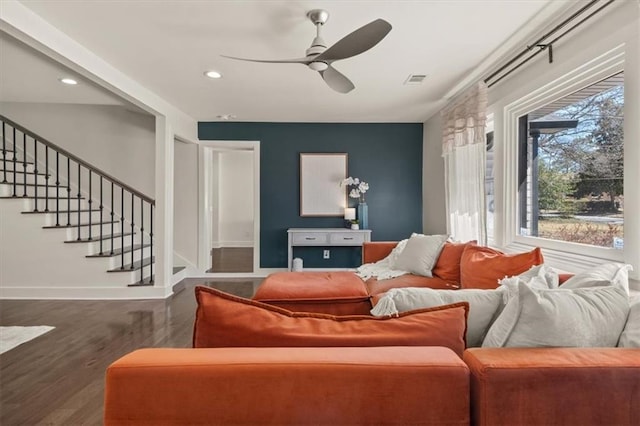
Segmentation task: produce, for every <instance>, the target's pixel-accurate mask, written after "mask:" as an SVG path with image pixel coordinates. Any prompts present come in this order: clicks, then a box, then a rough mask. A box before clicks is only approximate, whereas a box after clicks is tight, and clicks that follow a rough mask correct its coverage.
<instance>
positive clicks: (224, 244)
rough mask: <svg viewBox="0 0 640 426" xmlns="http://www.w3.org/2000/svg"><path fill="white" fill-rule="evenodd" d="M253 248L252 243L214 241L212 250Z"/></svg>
mask: <svg viewBox="0 0 640 426" xmlns="http://www.w3.org/2000/svg"><path fill="white" fill-rule="evenodd" d="M222 247H253V241H214V242H213V247H212V248H222Z"/></svg>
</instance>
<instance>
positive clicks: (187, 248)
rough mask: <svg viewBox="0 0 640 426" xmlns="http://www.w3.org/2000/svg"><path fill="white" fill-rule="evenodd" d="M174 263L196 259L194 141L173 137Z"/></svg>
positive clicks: (196, 200) (182, 263)
mask: <svg viewBox="0 0 640 426" xmlns="http://www.w3.org/2000/svg"><path fill="white" fill-rule="evenodd" d="M173 191H174V195H173V202H174V204H173V212H174V213H173V250H174V253H175V254H177V255H178V256H177V258H176V259H175V260H174V266H178V265H180V266H187V265H185V264H184V263H185V261H186V262H188V263H190V264H192V265H197V263H198V145H196V144H188V143H183V142H179V141H176V142H175V145H174V186H173Z"/></svg>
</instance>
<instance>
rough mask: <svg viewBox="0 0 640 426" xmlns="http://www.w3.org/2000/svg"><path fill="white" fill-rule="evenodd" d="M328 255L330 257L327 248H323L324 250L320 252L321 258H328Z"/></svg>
mask: <svg viewBox="0 0 640 426" xmlns="http://www.w3.org/2000/svg"><path fill="white" fill-rule="evenodd" d="M330 257H331V252H330V251H329V250H325V251H324V252H323V253H322V258H323V259H329V258H330Z"/></svg>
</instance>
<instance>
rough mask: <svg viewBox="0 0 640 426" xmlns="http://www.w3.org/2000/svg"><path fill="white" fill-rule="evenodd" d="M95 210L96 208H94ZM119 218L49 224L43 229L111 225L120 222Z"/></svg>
mask: <svg viewBox="0 0 640 426" xmlns="http://www.w3.org/2000/svg"><path fill="white" fill-rule="evenodd" d="M94 211H95V210H94ZM49 213H51V212H49ZM119 222H120V221H119V220H114V221H111V220H110V221H108V222H92V223H81V224H80V225H78V224H77V223H76V224H75V225H73V224H71V225H48V226H43V227H42V229H63V228H77V227H78V226H97V225H110V224H112V223H119Z"/></svg>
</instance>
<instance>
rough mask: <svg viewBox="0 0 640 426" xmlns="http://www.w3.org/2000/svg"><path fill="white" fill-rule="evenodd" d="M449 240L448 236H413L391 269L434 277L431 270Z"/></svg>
mask: <svg viewBox="0 0 640 426" xmlns="http://www.w3.org/2000/svg"><path fill="white" fill-rule="evenodd" d="M447 238H449V237H448V236H447V235H422V234H414V235H412V236H411V238H409V241H407V245H406V246H405V247H404V250H402V252H401V253H400V254H399V255H398V258H397V259H396V260H395V262H394V264H393V265H391V267H392V268H393V269H398V270H400V271H407V272H411V273H412V274H416V275H422V276H425V277H431V276H433V275H432V274H431V270H432V269H433V266H434V265H435V264H436V261H437V260H438V257H439V256H440V252H441V251H442V247H443V246H444V243H445V241H447Z"/></svg>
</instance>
